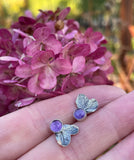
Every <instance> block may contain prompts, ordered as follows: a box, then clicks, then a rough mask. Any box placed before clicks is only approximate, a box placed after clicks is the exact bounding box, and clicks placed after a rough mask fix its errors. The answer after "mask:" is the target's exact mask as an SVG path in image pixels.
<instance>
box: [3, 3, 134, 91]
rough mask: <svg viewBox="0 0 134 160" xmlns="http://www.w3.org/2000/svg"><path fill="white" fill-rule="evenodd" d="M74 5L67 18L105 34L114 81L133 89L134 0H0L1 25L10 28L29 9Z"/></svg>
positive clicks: (125, 87)
mask: <svg viewBox="0 0 134 160" xmlns="http://www.w3.org/2000/svg"><path fill="white" fill-rule="evenodd" d="M67 6H69V7H71V12H70V14H69V16H68V18H71V19H75V20H77V21H79V23H80V26H81V30H83V31H84V30H85V29H86V28H88V27H92V28H93V29H94V30H96V31H100V32H102V33H103V34H104V36H105V37H106V39H107V40H108V44H107V48H108V49H109V50H110V51H111V52H112V53H113V56H112V65H113V67H114V73H113V74H112V75H111V76H110V79H112V80H113V81H114V85H115V86H118V87H121V88H123V89H125V90H126V91H127V92H130V91H132V90H133V89H134V16H133V14H134V1H133V0H49V1H48V0H19V1H18V0H0V28H10V25H11V24H12V23H13V22H15V21H17V19H18V17H19V16H22V15H24V14H25V11H26V10H30V11H31V12H32V13H33V15H34V16H37V14H38V13H39V9H41V10H53V11H55V10H56V9H57V7H60V8H61V9H63V8H65V7H67Z"/></svg>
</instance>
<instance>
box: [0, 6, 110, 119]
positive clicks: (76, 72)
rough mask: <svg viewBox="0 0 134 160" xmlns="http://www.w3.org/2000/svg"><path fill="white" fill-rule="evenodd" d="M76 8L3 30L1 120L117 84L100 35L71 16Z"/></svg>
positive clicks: (0, 33) (0, 32)
mask: <svg viewBox="0 0 134 160" xmlns="http://www.w3.org/2000/svg"><path fill="white" fill-rule="evenodd" d="M69 12H70V8H69V7H68V8H65V9H63V10H60V9H57V10H56V11H55V12H53V11H51V10H49V11H42V10H40V13H39V15H38V16H37V17H35V18H34V17H33V15H32V14H31V12H30V11H27V12H26V16H21V17H19V19H18V22H16V23H14V24H13V25H12V26H11V29H10V30H7V29H0V116H1V115H4V114H7V113H9V112H13V111H15V110H17V109H19V108H20V107H24V106H27V105H29V104H31V103H33V102H36V101H39V100H42V99H47V98H51V97H54V96H58V95H61V94H65V93H68V92H70V91H72V90H74V89H76V88H80V87H83V86H87V85H96V84H97V85H100V84H108V85H111V84H112V81H110V80H109V79H108V74H110V73H111V72H112V71H113V67H112V66H111V60H110V58H111V53H110V52H109V51H108V50H107V48H106V47H105V46H104V44H105V43H107V41H106V39H105V37H104V36H103V35H102V34H101V33H100V32H94V31H93V29H92V28H88V29H87V30H86V31H85V32H84V33H82V32H81V31H80V27H79V23H78V22H77V21H75V20H72V19H67V18H66V16H67V15H68V13H69Z"/></svg>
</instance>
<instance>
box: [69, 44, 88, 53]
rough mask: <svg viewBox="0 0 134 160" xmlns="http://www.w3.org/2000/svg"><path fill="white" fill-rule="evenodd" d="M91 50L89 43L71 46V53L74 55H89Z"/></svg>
mask: <svg viewBox="0 0 134 160" xmlns="http://www.w3.org/2000/svg"><path fill="white" fill-rule="evenodd" d="M89 52H90V46H89V45H88V44H75V45H73V46H72V47H70V50H69V54H71V55H74V56H87V55H88V54H89Z"/></svg>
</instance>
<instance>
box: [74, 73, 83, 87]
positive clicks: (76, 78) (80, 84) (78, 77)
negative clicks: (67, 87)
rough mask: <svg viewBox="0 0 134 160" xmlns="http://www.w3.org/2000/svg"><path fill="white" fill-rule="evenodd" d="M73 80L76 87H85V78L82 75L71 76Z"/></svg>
mask: <svg viewBox="0 0 134 160" xmlns="http://www.w3.org/2000/svg"><path fill="white" fill-rule="evenodd" d="M71 82H72V84H73V85H74V86H75V87H77V88H78V87H83V86H84V84H85V79H84V77H83V76H82V75H76V76H72V77H71Z"/></svg>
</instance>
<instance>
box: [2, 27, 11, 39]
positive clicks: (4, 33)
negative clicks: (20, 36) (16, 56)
mask: <svg viewBox="0 0 134 160" xmlns="http://www.w3.org/2000/svg"><path fill="white" fill-rule="evenodd" d="M0 39H10V40H11V39H12V35H11V33H10V32H9V31H8V30H7V29H4V28H1V29H0Z"/></svg>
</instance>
